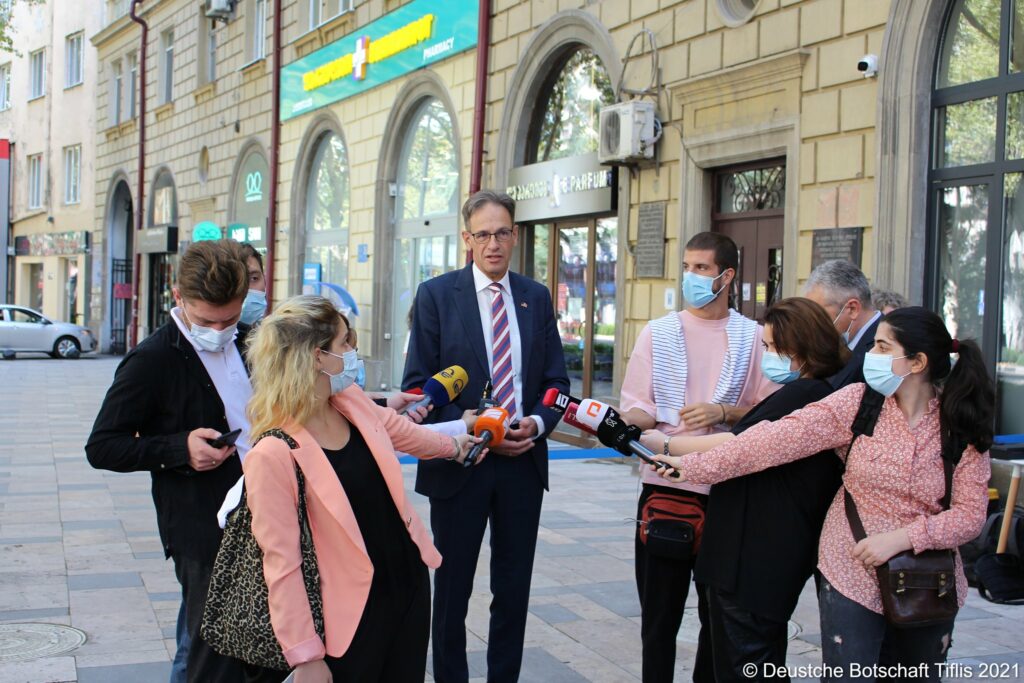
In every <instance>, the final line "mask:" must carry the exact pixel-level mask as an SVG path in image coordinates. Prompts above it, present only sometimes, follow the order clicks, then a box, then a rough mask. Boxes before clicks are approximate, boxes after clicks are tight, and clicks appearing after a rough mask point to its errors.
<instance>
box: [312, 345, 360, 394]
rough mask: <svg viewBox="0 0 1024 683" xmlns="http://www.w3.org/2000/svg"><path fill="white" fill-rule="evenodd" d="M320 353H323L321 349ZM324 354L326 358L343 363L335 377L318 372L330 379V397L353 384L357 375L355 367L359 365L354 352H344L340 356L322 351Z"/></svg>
mask: <svg viewBox="0 0 1024 683" xmlns="http://www.w3.org/2000/svg"><path fill="white" fill-rule="evenodd" d="M321 351H323V349H321ZM324 353H326V354H327V355H328V356H334V357H335V358H340V359H341V360H342V361H344V363H345V365H344V367H343V368H342V369H341V372H339V373H338V374H336V375H332V374H331V373H329V372H327V371H326V370H321V371H320V372H322V373H324V374H325V375H327V376H328V377H330V378H331V395H334V394H337V393H339V392H341V391H345V390H346V389H348V388H349V387H350V386H352V385H353V384H355V382H356V376H357V375H358V367H357V366H358V363H359V357H358V356H357V355H356V352H355V351H346V352H345V353H343V354H341V355H340V356H339V355H338V354H336V353H331V352H330V351H324Z"/></svg>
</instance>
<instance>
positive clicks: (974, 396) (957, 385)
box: [882, 306, 996, 463]
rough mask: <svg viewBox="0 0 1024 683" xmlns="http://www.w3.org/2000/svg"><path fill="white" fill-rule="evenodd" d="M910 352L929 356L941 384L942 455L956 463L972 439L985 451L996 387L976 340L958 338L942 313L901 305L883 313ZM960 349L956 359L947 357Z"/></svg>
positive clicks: (933, 376) (935, 381) (933, 378)
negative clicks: (950, 329) (943, 318)
mask: <svg viewBox="0 0 1024 683" xmlns="http://www.w3.org/2000/svg"><path fill="white" fill-rule="evenodd" d="M882 322H884V323H887V324H888V325H889V327H891V328H892V331H893V335H894V336H895V337H896V341H898V342H899V343H900V346H902V347H903V352H904V353H906V354H907V355H908V356H913V355H916V354H918V353H923V354H924V355H925V356H926V357H927V358H928V373H929V379H930V380H931V382H932V383H933V384H936V385H939V386H940V387H941V391H940V392H939V422H940V425H941V430H942V457H944V458H947V459H950V460H952V461H953V463H957V462H959V461H960V456H961V455H962V454H963V450H964V449H965V448H966V447H967V445H968V444H970V445H972V446H974V447H975V448H976V449H977V450H978V451H979V452H981V453H984V452H985V451H987V450H988V449H989V448H990V447H991V446H992V431H993V423H994V420H995V404H996V392H995V388H994V387H993V385H992V378H991V377H990V376H989V374H988V369H987V368H986V367H985V358H984V356H983V355H982V353H981V349H980V348H979V347H978V344H977V342H975V341H974V340H971V339H964V340H955V339H953V338H952V337H951V336H950V334H949V331H948V330H947V329H946V325H945V324H944V323H943V322H942V319H941V318H939V316H938V315H936V314H935V313H933V312H931V311H929V310H928V309H926V308H921V307H920V306H912V307H909V308H898V309H896V310H895V311H892V312H891V313H889V314H888V315H886V316H885V317H883V318H882ZM951 353H956V354H957V360H956V364H955V365H954V364H952V363H951V362H950V360H949V355H950V354H951Z"/></svg>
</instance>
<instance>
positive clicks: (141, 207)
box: [128, 0, 149, 348]
mask: <svg viewBox="0 0 1024 683" xmlns="http://www.w3.org/2000/svg"><path fill="white" fill-rule="evenodd" d="M141 4H142V0H132V7H131V9H130V10H129V12H128V14H129V16H131V18H132V21H134V22H135V23H136V24H138V25H139V26H141V27H142V37H141V39H140V45H139V167H138V171H137V173H138V176H139V177H138V181H139V182H138V190H137V194H138V200H137V202H136V204H135V239H133V240H132V250H133V251H134V252H135V255H134V268H133V270H134V272H133V273H132V324H131V341H130V348H135V345H136V344H137V343H138V341H139V277H140V272H139V271H141V270H142V255H141V254H140V253H139V236H140V235H141V234H142V216H143V214H144V213H145V202H144V201H143V192H144V189H145V186H146V42H147V41H148V39H149V24H147V23H146V22H145V21H144V20H143V19H142V18H141V17H140V16H139V15H138V14H137V13H136V11H135V9H136V7H138V6H139V5H141ZM131 96H132V97H134V96H135V93H132V94H131Z"/></svg>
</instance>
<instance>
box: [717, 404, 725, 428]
mask: <svg viewBox="0 0 1024 683" xmlns="http://www.w3.org/2000/svg"><path fill="white" fill-rule="evenodd" d="M718 405H720V406H721V407H722V422H721V423H719V424H722V423H724V422H725V420H726V413H725V404H724V403H719V404H718Z"/></svg>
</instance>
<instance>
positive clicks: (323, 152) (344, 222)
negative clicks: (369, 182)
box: [306, 133, 349, 287]
mask: <svg viewBox="0 0 1024 683" xmlns="http://www.w3.org/2000/svg"><path fill="white" fill-rule="evenodd" d="M309 179H310V180H309V187H308V188H307V190H306V262H307V263H319V264H320V265H321V266H322V267H323V272H322V273H321V276H320V277H321V278H322V281H323V282H330V283H331V284H336V285H341V286H342V287H347V286H348V226H349V169H348V153H347V151H346V150H345V143H344V142H342V139H341V137H339V136H338V135H335V134H334V133H326V134H325V135H324V136H323V137H322V138H321V139H320V143H319V145H318V147H317V150H316V154H315V155H314V156H313V164H312V166H311V167H310V175H309Z"/></svg>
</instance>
